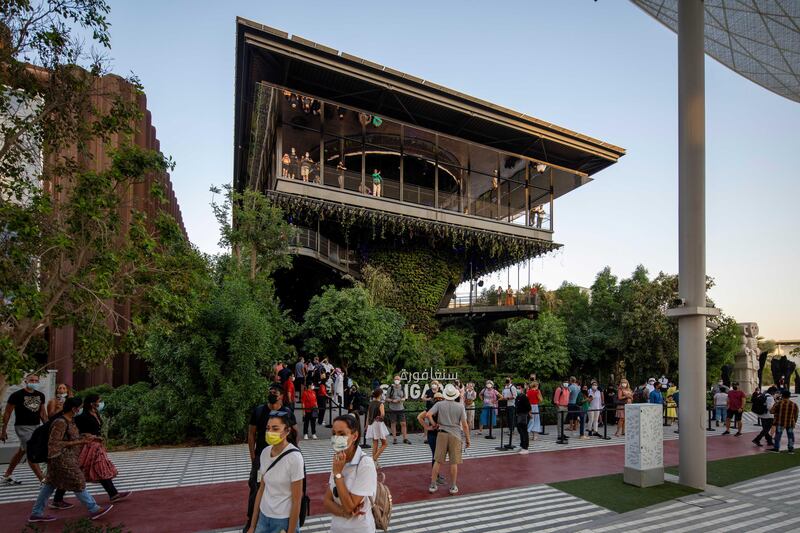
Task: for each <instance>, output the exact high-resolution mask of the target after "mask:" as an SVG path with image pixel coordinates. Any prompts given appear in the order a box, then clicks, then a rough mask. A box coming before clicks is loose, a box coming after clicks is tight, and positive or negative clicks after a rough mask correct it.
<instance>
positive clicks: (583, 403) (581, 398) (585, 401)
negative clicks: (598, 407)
mask: <svg viewBox="0 0 800 533" xmlns="http://www.w3.org/2000/svg"><path fill="white" fill-rule="evenodd" d="M589 395H590V393H589V387H587V386H586V385H582V386H581V390H580V393H579V394H578V398H577V399H576V400H575V402H576V403H575V405H577V407H578V425H579V427H580V438H581V439H588V438H589V437H588V436H587V435H586V415H587V414H588V413H589V405H590V404H591V402H592V400H591V398H590V397H589Z"/></svg>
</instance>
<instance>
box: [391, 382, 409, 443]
mask: <svg viewBox="0 0 800 533" xmlns="http://www.w3.org/2000/svg"><path fill="white" fill-rule="evenodd" d="M405 399H406V393H405V391H404V390H403V386H402V385H401V384H400V376H395V377H394V383H392V384H391V385H390V386H389V390H388V392H387V394H386V401H387V402H388V403H389V412H388V415H389V423H390V424H391V426H392V438H393V440H392V444H397V425H398V424H400V432H401V433H402V434H403V442H405V443H406V444H411V441H410V440H408V431H407V429H406V408H405V404H404V403H403V400H405Z"/></svg>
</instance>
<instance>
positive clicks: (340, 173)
mask: <svg viewBox="0 0 800 533" xmlns="http://www.w3.org/2000/svg"><path fill="white" fill-rule="evenodd" d="M345 170H347V167H346V166H344V158H343V157H342V158H339V162H338V163H336V177H337V179H338V180H339V188H340V189H344V172H345Z"/></svg>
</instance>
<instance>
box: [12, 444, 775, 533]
mask: <svg viewBox="0 0 800 533" xmlns="http://www.w3.org/2000/svg"><path fill="white" fill-rule="evenodd" d="M751 439H752V435H750V437H748V436H747V434H745V435H743V436H741V437H738V438H737V437H733V436H730V437H716V438H710V439H708V459H709V460H715V459H725V458H728V457H738V456H742V455H754V454H757V453H763V452H762V450H763V448H756V447H755V446H753V445H752V443H751V442H750V440H751ZM624 463H625V447H624V445H615V446H598V447H595V448H582V449H572V450H570V449H566V450H563V451H557V452H545V453H532V454H530V455H527V456H520V455H518V454H516V453H514V452H510V453H509V454H508V455H505V456H500V457H486V458H480V459H472V460H468V461H467V462H466V463H465V464H464V465H462V468H461V469H460V472H459V479H458V486H459V488H460V489H461V494H471V493H476V492H485V491H489V490H497V489H500V488H505V487H522V486H527V485H531V484H534V483H552V482H555V481H565V480H570V479H578V478H584V477H591V476H598V475H603V474H614V473H619V472H621V471H622V469H623V466H624ZM677 463H678V441H667V442H665V443H664V464H666V465H675V464H677ZM429 468H430V467H429V465H424V464H417V465H408V466H397V467H387V468H385V469H384V472H385V473H386V478H387V484H388V485H389V487H390V488H391V490H392V498H393V500H394V503H395V504H399V503H405V502H410V501H416V500H423V499H435V498H442V497H445V498H446V497H449V496H448V495H447V490H446V489H444V488H442V489H440V490H439V492H438V493H436V494H433V495H431V494H428V484H427V480H428V476H429V475H430V469H429ZM327 480H328V474H311V475H309V479H308V492H309V496H310V497H311V501H312V505H311V511H312V514H321V513H323V508H322V496H323V494H324V491H325V487H326V484H327ZM68 501H73V502H74V503H78V502H77V501H74V499H73V500H69V498H68ZM246 501H247V483H246V482H244V481H242V482H233V483H216V484H210V485H199V486H194V487H182V488H170V489H157V490H149V491H142V492H137V493H136V494H134V495H133V497H131V499H130V500H126V501H124V502H121V503H119V504H118V505H116V506H115V507H114V509H113V510H112V511H111V512H110V513H109V514H108V515H107V518H106V519H104V520H103V522H105V523H108V524H120V523H122V524H125V525H126V526H127V529H129V530H131V531H133V532H135V533H150V532H153V533H156V532H158V533H163V532H170V533H182V532H187V533H188V532H195V531H206V530H213V529H220V528H226V527H227V528H229V527H232V526H235V525H236V524H243V523H244V515H245V511H246ZM99 503H100V504H101V505H102V504H104V503H105V497H101V498H100V500H99ZM31 506H32V503H31V502H21V503H10V504H5V505H0V516H1V517H2V519H0V531H3V532H6V531H9V532H11V531H22V529H23V527H24V525H25V520H26V519H27V517H28V515H29V514H30V511H31ZM48 512H49V513H51V514H56V516H59V517H60V518H62V519H70V518H78V517H81V516H83V509H82V508H79V507H78V506H76V507H75V508H74V509H71V510H69V511H60V512H56V511H51V510H48ZM62 524H63V520H59V521H56V522H52V523H49V524H41V525H42V526H46V527H43V531H47V532H55V531H61V528H62V527H63V525H62Z"/></svg>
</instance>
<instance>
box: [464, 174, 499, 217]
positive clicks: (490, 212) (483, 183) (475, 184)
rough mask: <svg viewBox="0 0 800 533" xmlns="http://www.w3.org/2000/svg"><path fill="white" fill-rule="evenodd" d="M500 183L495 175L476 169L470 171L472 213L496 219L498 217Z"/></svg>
mask: <svg viewBox="0 0 800 533" xmlns="http://www.w3.org/2000/svg"><path fill="white" fill-rule="evenodd" d="M498 185H499V181H498V180H497V179H495V178H494V177H493V176H488V175H486V174H481V173H480V172H475V171H473V172H470V174H469V200H470V209H469V212H470V214H472V215H477V216H481V217H485V218H494V219H496V218H497V217H498V209H497V200H498Z"/></svg>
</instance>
